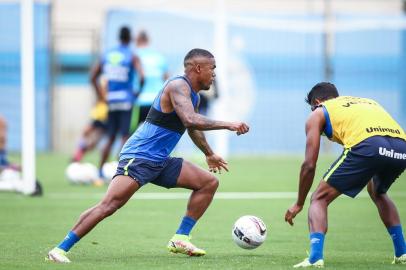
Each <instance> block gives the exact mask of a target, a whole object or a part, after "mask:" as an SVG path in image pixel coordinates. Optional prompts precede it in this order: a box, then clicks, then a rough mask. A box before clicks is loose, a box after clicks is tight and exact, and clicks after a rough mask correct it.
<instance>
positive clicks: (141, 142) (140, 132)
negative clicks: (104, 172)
mask: <svg viewBox="0 0 406 270" xmlns="http://www.w3.org/2000/svg"><path fill="white" fill-rule="evenodd" d="M173 80H184V81H186V82H187V84H188V85H189V88H190V99H191V101H192V103H193V107H195V108H196V106H197V105H198V103H199V95H198V94H197V93H196V92H195V91H193V89H192V86H191V84H190V82H189V80H188V79H187V78H186V77H184V76H176V77H173V78H171V79H169V80H168V81H166V83H165V84H164V86H163V88H162V89H161V91H159V93H158V95H157V96H156V98H155V100H154V103H153V104H152V106H151V110H150V113H149V114H148V115H150V114H151V111H155V112H156V111H158V113H159V114H161V115H163V116H164V118H165V117H166V118H165V119H174V118H178V117H177V115H176V112H175V111H173V112H171V113H163V112H162V110H161V95H162V92H163V91H164V89H165V87H166V86H167V85H168V83H169V82H171V81H173ZM179 121H180V120H179ZM163 126H165V123H164V124H163V125H159V124H156V123H155V122H154V123H152V121H148V117H147V120H146V121H145V122H144V123H143V124H142V125H141V126H140V127H139V128H138V129H137V130H136V131H135V132H134V134H133V135H132V136H131V137H130V138H129V139H128V140H127V142H126V143H125V144H124V146H123V149H122V150H121V153H120V160H124V159H131V158H142V159H147V160H151V161H155V162H161V161H164V160H165V159H167V158H168V157H169V155H170V153H171V152H172V151H173V149H174V148H175V146H176V144H177V143H178V142H179V140H180V138H181V137H182V135H183V131H179V130H176V129H170V128H165V127H163ZM183 128H184V127H183Z"/></svg>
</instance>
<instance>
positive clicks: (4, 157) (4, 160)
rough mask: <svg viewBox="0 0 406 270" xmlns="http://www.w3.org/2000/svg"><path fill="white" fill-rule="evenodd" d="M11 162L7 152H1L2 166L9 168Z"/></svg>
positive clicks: (0, 161)
mask: <svg viewBox="0 0 406 270" xmlns="http://www.w3.org/2000/svg"><path fill="white" fill-rule="evenodd" d="M7 165H9V162H8V160H7V153H6V150H0V166H7Z"/></svg>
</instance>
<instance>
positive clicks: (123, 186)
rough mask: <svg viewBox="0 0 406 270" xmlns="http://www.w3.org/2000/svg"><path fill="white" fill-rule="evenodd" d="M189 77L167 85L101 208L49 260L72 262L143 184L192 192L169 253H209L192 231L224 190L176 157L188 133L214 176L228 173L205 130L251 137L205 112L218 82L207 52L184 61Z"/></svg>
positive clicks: (126, 150)
mask: <svg viewBox="0 0 406 270" xmlns="http://www.w3.org/2000/svg"><path fill="white" fill-rule="evenodd" d="M184 67H185V74H184V75H183V76H176V77H173V78H171V79H170V80H168V81H166V83H165V84H164V86H163V87H162V89H161V91H160V92H159V93H158V95H157V97H156V98H155V101H154V103H153V105H152V107H151V110H150V112H149V114H148V116H147V119H146V121H145V122H144V124H143V125H141V126H140V127H139V128H138V129H137V131H136V132H135V133H134V134H133V135H132V136H131V137H130V139H129V140H128V141H127V142H126V143H125V145H124V147H123V149H122V150H121V153H120V161H119V165H118V168H117V173H116V175H115V177H113V180H112V181H111V183H110V186H109V188H108V190H107V193H106V195H105V196H104V198H103V199H102V200H101V202H100V203H98V204H97V205H95V206H94V207H92V208H90V209H88V210H86V211H85V212H83V213H82V215H81V216H80V218H79V221H78V222H77V223H76V225H75V226H74V227H73V228H72V230H71V231H70V232H69V233H68V235H67V236H66V238H65V239H64V240H63V241H62V242H61V243H60V244H59V245H58V246H57V247H55V248H54V249H52V250H51V251H50V252H49V253H48V257H47V258H48V259H49V260H52V261H55V262H61V263H69V262H70V260H69V259H68V257H67V256H66V252H68V251H69V250H70V249H71V247H72V246H73V245H74V244H75V243H76V242H77V241H79V240H80V239H81V238H82V237H84V236H85V235H86V234H87V233H88V232H90V231H91V230H92V229H93V228H94V227H95V226H96V225H97V224H98V223H99V222H100V221H102V220H103V219H104V218H106V217H108V216H110V215H112V214H113V213H114V212H116V211H117V210H118V209H119V208H120V207H122V206H123V205H124V204H125V203H126V202H127V201H128V200H129V199H130V198H131V196H132V195H133V194H134V193H135V192H136V191H137V190H138V189H139V188H140V187H142V186H143V185H145V184H147V183H153V184H155V185H159V186H162V187H166V188H175V187H180V188H187V189H190V190H193V192H192V193H191V195H190V198H189V201H188V205H187V208H186V214H185V216H184V217H183V219H182V221H181V223H180V225H179V228H178V230H177V231H176V233H175V235H174V236H173V237H172V238H171V239H170V241H169V243H168V249H169V251H171V252H173V253H183V254H187V255H189V256H202V255H205V254H206V252H205V251H204V250H202V249H200V248H197V247H196V246H194V245H193V244H192V243H191V242H190V237H189V234H190V231H191V230H192V228H193V227H194V225H195V224H196V222H197V221H198V220H199V218H200V217H201V216H202V215H203V214H204V212H205V211H206V209H207V207H208V206H209V204H210V203H211V201H212V199H213V196H214V193H215V192H216V190H217V187H218V180H217V178H216V177H215V176H214V175H213V174H211V173H210V172H208V171H206V170H203V169H201V168H199V167H198V166H196V165H194V164H192V163H190V162H188V161H186V160H183V159H182V158H175V157H170V156H169V155H170V153H171V152H172V150H173V149H174V147H175V146H176V144H177V143H178V141H179V140H180V138H181V136H182V134H183V133H184V131H185V130H187V131H188V134H189V136H190V137H191V139H192V140H193V142H194V143H195V144H196V145H197V146H198V147H199V149H200V150H201V151H202V152H203V153H204V154H205V156H206V162H207V164H208V167H209V170H210V171H211V172H220V171H222V170H223V169H224V170H226V171H228V167H227V162H226V161H224V160H223V158H221V157H220V156H218V155H216V154H215V153H214V152H213V150H212V149H211V148H210V146H209V144H208V143H207V141H206V139H205V136H204V133H203V132H202V131H203V130H217V129H227V130H230V131H234V132H236V134H237V135H240V134H244V133H247V132H248V130H249V127H248V125H247V124H245V123H243V122H224V121H215V120H211V119H209V118H207V117H205V116H203V115H201V114H199V113H197V111H198V105H199V94H198V93H199V91H202V90H208V89H209V88H210V85H211V84H212V83H213V80H214V77H215V76H216V75H215V72H214V69H215V68H216V62H215V59H214V57H213V55H212V54H211V53H210V52H209V51H206V50H203V49H193V50H191V51H190V52H188V53H187V55H186V56H185V58H184Z"/></svg>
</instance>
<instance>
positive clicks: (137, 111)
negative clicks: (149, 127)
mask: <svg viewBox="0 0 406 270" xmlns="http://www.w3.org/2000/svg"><path fill="white" fill-rule="evenodd" d="M135 44H136V49H137V50H136V54H137V56H138V57H139V58H140V61H141V65H142V69H143V71H144V78H145V79H144V81H145V82H144V86H143V88H142V93H141V94H140V96H139V97H138V98H137V101H136V104H137V106H135V108H134V110H133V117H132V119H131V130H132V131H134V130H135V129H136V128H137V126H138V125H139V124H141V123H142V122H144V121H145V118H146V117H147V114H148V112H149V109H150V108H151V105H152V103H153V102H154V99H155V97H156V95H157V93H158V92H159V91H160V90H161V87H162V84H163V83H164V82H165V81H166V80H167V79H168V77H169V73H168V64H167V62H166V59H165V57H164V56H163V55H162V54H160V53H159V52H157V51H156V50H154V49H152V48H151V47H150V44H149V37H148V34H147V32H146V31H144V30H142V31H140V32H139V33H138V35H137V37H136V39H135Z"/></svg>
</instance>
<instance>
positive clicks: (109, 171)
mask: <svg viewBox="0 0 406 270" xmlns="http://www.w3.org/2000/svg"><path fill="white" fill-rule="evenodd" d="M117 166H118V161H110V162H107V163H104V165H103V168H102V172H103V176H104V178H106V179H107V180H111V179H112V178H113V176H114V175H116V171H117Z"/></svg>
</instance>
